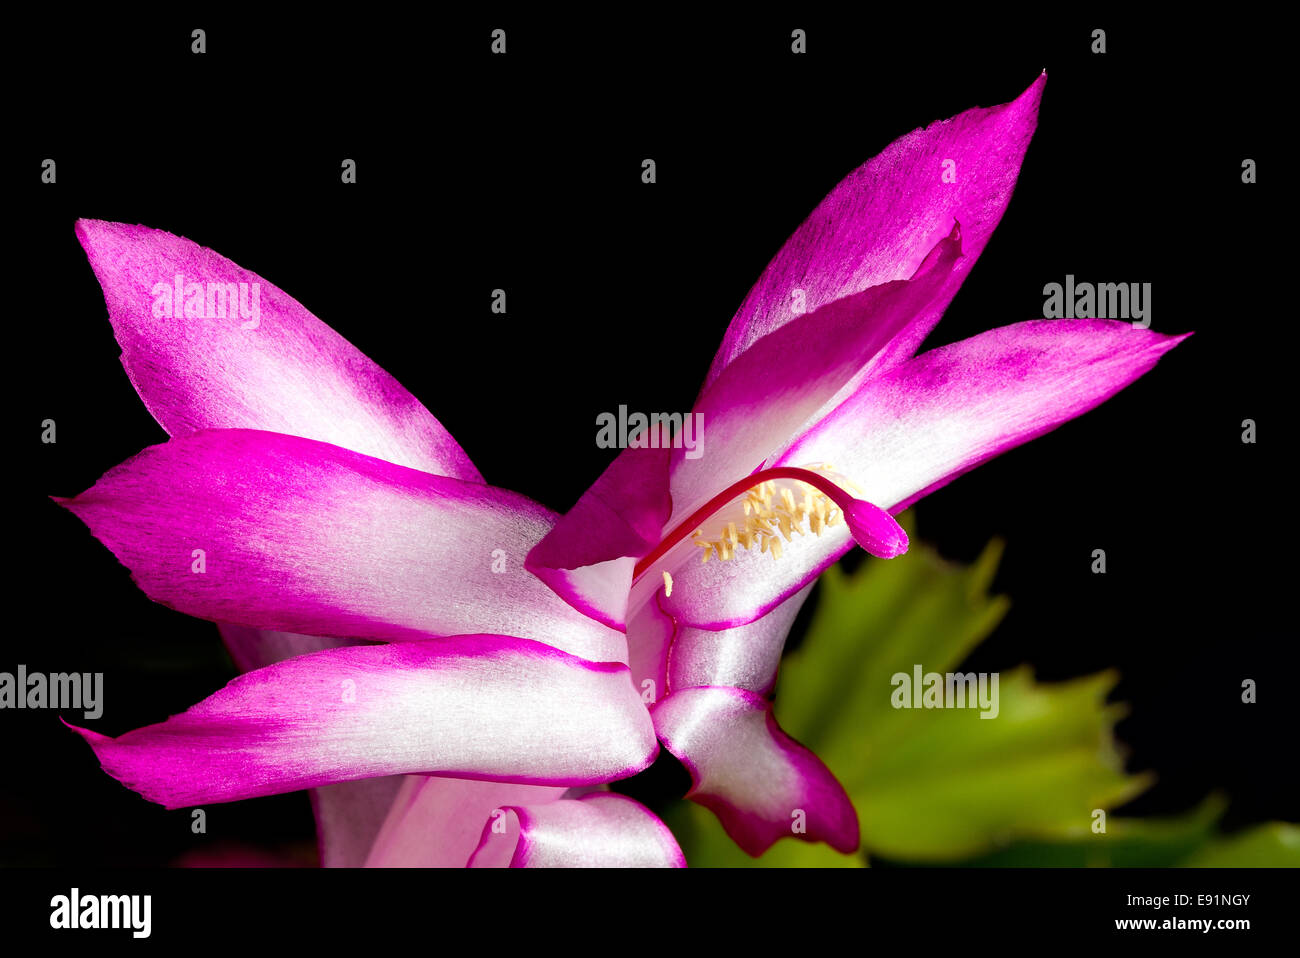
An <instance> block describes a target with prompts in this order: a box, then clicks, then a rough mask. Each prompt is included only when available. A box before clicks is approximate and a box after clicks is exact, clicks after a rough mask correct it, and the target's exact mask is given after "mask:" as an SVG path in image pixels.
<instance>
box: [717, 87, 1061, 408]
mask: <svg viewBox="0 0 1300 958" xmlns="http://www.w3.org/2000/svg"><path fill="white" fill-rule="evenodd" d="M1046 82H1047V76H1046V74H1043V75H1042V76H1040V77H1038V79H1037V80H1035V81H1034V83H1033V84H1032V85H1030V87H1029V88H1028V89H1027V90H1025V92H1024V93H1022V94H1021V95H1020V96H1019V97H1017V98H1016V99H1015V100H1013V101H1012V102H1010V103H1004V104H1002V105H1001V106H995V107H992V108H990V109H978V108H977V109H973V110H967V111H966V112H965V113H961V114H959V115H957V116H955V117H953V118H951V119H949V120H943V121H940V122H938V123H933V124H931V125H930V126H928V127H926V128H925V129H919V130H914V131H913V132H911V133H909V134H907V135H906V136H904V137H901V138H900V139H898V140H895V141H894V142H893V143H891V144H890V145H889V146H887V147H886V148H885V149H884V151H883V152H881V153H880V154H879V155H878V156H876V157H874V158H873V159H871V160H869V161H868V162H867V163H865V164H864V165H863V166H860V167H859V168H858V169H856V170H854V171H853V172H852V173H850V174H849V175H848V176H847V177H846V178H845V179H844V180H843V181H841V182H840V184H839V185H838V186H836V187H835V189H834V190H832V191H831V193H830V195H829V196H827V197H826V199H824V200H823V201H822V202H821V204H820V205H818V207H817V208H816V209H815V210H814V211H813V212H812V214H811V215H810V216H809V217H808V219H807V220H805V221H804V223H803V224H802V225H801V226H800V227H799V228H798V229H797V230H796V231H795V233H794V235H793V236H791V237H790V239H789V240H787V241H786V244H785V246H783V247H782V248H781V251H780V252H779V253H777V255H776V257H775V258H774V259H773V260H772V262H771V263H770V264H768V266H767V269H766V270H764V272H763V275H762V276H760V277H759V279H758V282H757V283H755V284H754V287H753V289H751V290H750V292H749V295H748V296H747V297H746V298H745V301H744V302H743V303H742V304H741V306H740V309H739V310H738V311H737V313H736V315H735V317H734V318H733V319H732V321H731V324H730V325H729V326H728V328H727V332H726V335H725V337H724V338H723V341H722V346H721V347H720V348H719V350H718V354H717V355H716V356H715V357H714V360H713V365H712V366H711V367H710V369H709V375H708V378H707V380H706V386H707V384H709V383H712V382H713V381H714V380H715V379H717V378H718V376H720V375H721V373H722V371H723V370H724V369H725V368H726V367H727V366H728V365H729V364H730V363H731V362H732V361H733V360H735V358H736V357H737V356H740V355H742V354H743V353H744V352H745V350H747V349H749V348H750V347H751V346H753V345H754V343H755V342H757V341H759V340H760V339H761V338H762V337H763V336H766V335H768V334H769V333H771V332H773V331H774V330H776V329H779V328H780V327H781V326H782V325H784V324H785V323H788V322H790V321H791V320H793V319H794V317H795V313H794V311H793V305H794V300H793V298H792V294H793V293H794V291H795V290H802V291H803V293H804V303H805V305H806V308H807V309H810V310H812V309H817V308H819V307H821V306H824V305H825V304H826V303H830V302H833V301H835V300H837V299H841V298H843V297H845V296H852V295H853V294H855V293H860V292H861V291H862V290H864V289H868V288H869V287H872V286H876V285H879V284H881V283H887V282H890V281H891V280H900V279H907V278H908V277H910V276H912V275H913V273H914V272H915V271H916V269H917V267H918V266H919V265H920V263H921V262H922V260H924V258H925V256H926V254H927V253H928V252H929V250H930V249H931V248H932V247H933V246H934V245H935V243H936V242H938V240H939V239H940V238H942V237H943V236H945V235H947V234H948V233H949V231H951V230H952V228H953V224H954V222H959V223H961V230H962V248H963V252H964V254H965V255H964V257H963V258H962V260H961V261H960V263H959V264H958V265H957V267H956V268H955V269H954V270H953V271H952V273H951V274H950V275H949V276H948V277H947V279H946V281H945V284H944V288H943V290H942V291H941V292H940V294H939V295H938V296H937V297H936V298H935V299H934V300H933V301H932V302H931V303H930V304H929V305H928V306H927V308H926V309H925V310H923V311H922V312H921V313H919V314H918V315H917V316H915V317H914V318H913V320H912V322H911V323H910V324H909V325H908V327H907V328H906V329H905V330H904V331H903V332H901V333H900V334H899V335H898V336H897V337H896V339H895V341H894V342H893V343H891V345H890V346H889V347H887V349H886V350H885V353H886V355H885V356H884V357H882V360H883V361H884V362H885V363H886V364H887V365H888V364H892V363H894V362H898V361H901V360H903V359H906V358H907V357H908V356H910V355H911V354H912V353H913V352H915V350H916V348H917V346H919V345H920V343H921V340H923V339H924V338H925V336H926V334H928V333H929V331H930V330H931V329H932V328H933V327H934V324H935V323H936V322H938V320H939V317H940V316H941V315H942V314H943V311H944V309H945V308H946V307H947V305H948V303H949V302H951V300H952V297H953V296H954V295H955V294H956V292H957V289H958V287H960V285H961V283H962V281H963V280H964V279H965V277H966V274H967V272H969V270H970V269H971V267H972V266H974V265H975V261H976V260H977V259H979V256H980V253H982V252H983V251H984V247H985V245H986V244H987V243H988V240H989V237H990V236H991V235H992V233H993V230H994V228H995V227H996V226H997V225H998V222H999V220H1001V218H1002V214H1003V212H1004V211H1005V210H1006V207H1007V203H1008V202H1009V200H1010V198H1011V193H1012V190H1013V189H1014V187H1015V184H1016V178H1017V176H1018V175H1019V173H1020V164H1021V161H1022V160H1023V159H1024V155H1025V150H1026V149H1027V148H1028V146H1029V141H1030V139H1031V138H1032V136H1033V133H1034V129H1035V127H1036V126H1037V123H1038V104H1039V101H1040V100H1041V98H1042V93H1043V87H1044V86H1045V84H1046ZM949 160H951V161H952V165H951V166H948V164H947V161H949ZM949 170H950V171H951V176H950V177H949V179H951V180H952V181H951V182H945V176H944V174H945V172H947V171H949ZM882 368H883V367H882Z"/></svg>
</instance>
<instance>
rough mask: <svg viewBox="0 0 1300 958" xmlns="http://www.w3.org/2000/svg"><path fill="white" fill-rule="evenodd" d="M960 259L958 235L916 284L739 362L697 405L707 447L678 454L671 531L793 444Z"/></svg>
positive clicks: (804, 328)
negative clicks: (814, 417) (796, 437)
mask: <svg viewBox="0 0 1300 958" xmlns="http://www.w3.org/2000/svg"><path fill="white" fill-rule="evenodd" d="M961 250H962V240H961V236H960V232H959V231H958V230H957V229H955V228H954V229H953V231H952V233H951V235H948V236H946V237H944V238H942V239H941V240H940V241H939V242H937V243H936V244H935V246H934V248H933V250H932V251H928V252H931V255H930V257H929V258H928V259H927V260H926V263H925V266H924V268H923V269H920V270H918V272H917V274H916V275H915V276H914V277H913V278H912V279H910V280H900V281H898V282H890V283H885V284H882V285H879V286H873V287H872V288H870V289H867V290H865V291H863V292H861V293H857V294H855V295H852V296H848V297H845V298H843V299H838V300H835V301H833V302H830V303H827V304H826V305H825V306H823V307H821V308H820V309H817V310H815V311H813V312H810V313H807V314H806V315H803V316H799V317H797V318H795V319H792V320H790V321H789V322H788V323H785V324H783V325H782V326H781V327H780V328H779V329H776V330H774V331H773V332H771V333H769V334H768V335H766V336H764V337H763V338H762V339H760V340H758V341H757V342H755V343H754V344H753V345H752V346H751V347H749V348H748V349H747V350H746V351H745V352H744V353H743V354H742V355H741V356H739V357H737V358H736V359H735V360H734V361H733V362H732V363H730V365H729V366H728V367H727V369H726V370H725V371H724V372H723V373H722V374H721V375H720V376H719V377H718V378H717V379H716V380H715V381H714V382H713V384H712V385H710V386H709V387H708V388H707V389H706V390H705V391H704V394H703V395H702V396H701V397H700V399H699V401H698V402H697V403H696V405H695V410H694V411H695V413H696V414H697V415H698V416H699V417H701V419H702V430H701V432H702V435H701V437H700V438H702V439H703V442H702V443H700V444H699V445H698V447H697V448H696V449H695V450H693V451H692V450H687V449H685V448H680V449H674V450H673V456H672V484H671V492H672V504H673V515H672V518H671V519H670V520H669V524H670V525H673V524H676V523H677V522H680V521H682V520H684V519H685V518H686V517H687V516H689V515H691V513H693V512H694V511H695V510H696V509H697V508H699V507H700V506H701V505H703V504H704V503H705V502H707V501H708V500H709V499H710V498H711V497H713V496H714V495H716V494H717V493H718V492H720V491H721V490H723V489H725V488H726V487H727V486H729V485H731V484H732V483H733V482H735V481H737V480H739V479H742V478H744V477H745V476H747V475H749V474H750V473H752V472H754V471H755V470H756V469H758V467H759V466H761V465H762V463H763V462H764V460H766V459H767V458H768V457H769V456H770V455H772V454H773V453H775V452H777V451H778V450H780V449H782V448H784V447H785V446H786V445H788V444H789V442H790V440H791V439H792V438H793V437H794V436H795V435H797V434H798V432H799V431H800V427H802V426H804V424H805V423H807V422H808V421H809V420H810V419H811V418H812V417H813V415H814V414H815V413H817V411H818V410H820V409H821V408H822V407H823V406H824V405H826V404H827V403H828V402H830V400H831V399H832V398H833V397H834V396H835V395H836V394H837V393H838V392H839V391H840V389H841V388H843V387H844V386H845V385H846V384H847V383H848V382H849V380H850V379H851V378H852V377H853V376H854V374H855V373H857V372H858V371H859V370H861V369H863V368H864V367H868V368H870V364H871V363H872V361H873V359H874V357H875V356H876V354H877V353H878V352H879V351H880V349H881V348H882V347H884V346H885V345H886V344H887V343H888V342H889V341H890V340H891V339H892V338H893V337H894V336H895V335H896V334H897V333H898V332H900V331H901V330H902V329H903V328H905V327H906V326H907V324H908V323H909V322H910V321H911V320H912V318H913V317H915V316H916V315H917V314H918V313H920V312H922V311H924V310H925V309H926V307H927V304H928V303H929V302H930V301H931V300H932V299H933V298H934V297H935V296H936V295H938V293H939V292H940V291H941V290H942V289H944V288H945V287H946V284H947V277H948V276H950V274H951V273H952V272H953V270H954V269H955V268H956V264H957V263H959V262H960V261H961ZM692 456H694V458H691V457H692Z"/></svg>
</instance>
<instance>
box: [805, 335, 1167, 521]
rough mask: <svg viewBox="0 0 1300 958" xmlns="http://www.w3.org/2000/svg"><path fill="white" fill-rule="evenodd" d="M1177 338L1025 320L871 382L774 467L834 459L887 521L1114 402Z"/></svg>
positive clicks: (930, 354)
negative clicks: (881, 508) (883, 507)
mask: <svg viewBox="0 0 1300 958" xmlns="http://www.w3.org/2000/svg"><path fill="white" fill-rule="evenodd" d="M1183 338H1185V337H1183V336H1165V335H1162V334H1160V333H1155V332H1151V331H1150V330H1146V329H1139V328H1136V327H1134V326H1133V325H1132V324H1131V323H1123V322H1117V321H1115V320H1105V319H1092V320H1036V321H1033V322H1027V323H1017V324H1015V325H1013V326H1004V327H1002V328H1000V329H993V330H990V331H989V332H986V333H981V334H980V335H978V336H973V337H971V338H970V339H966V340H963V341H961V342H958V343H953V344H951V345H949V346H944V347H942V348H940V349H935V350H931V351H930V352H927V353H923V354H921V355H920V356H917V357H916V358H914V359H911V360H909V361H908V362H906V363H903V364H902V365H900V366H898V367H896V368H895V369H894V370H892V371H890V372H888V373H886V374H884V375H882V376H880V377H878V378H874V379H872V380H870V381H869V382H867V383H866V384H864V385H863V386H862V387H861V388H860V389H859V390H858V391H857V392H855V393H854V395H853V396H852V397H850V398H849V399H848V400H847V401H845V402H844V403H843V404H842V405H841V406H839V407H838V408H836V409H835V411H834V412H833V413H832V414H831V415H829V416H828V417H826V419H825V420H823V421H822V423H820V424H819V425H818V426H816V427H815V428H814V429H812V430H811V431H810V432H809V433H808V434H807V435H806V436H804V437H803V438H801V439H800V440H799V441H798V442H797V443H795V444H794V446H793V447H791V448H790V449H789V450H788V451H787V452H786V453H785V454H784V455H783V456H782V460H783V461H784V462H790V463H793V462H801V461H807V460H809V459H820V458H821V457H824V456H825V457H830V456H833V457H834V462H835V468H836V469H837V470H839V471H840V472H842V473H844V474H845V475H847V476H849V477H850V478H851V479H852V480H853V482H854V483H856V484H857V485H858V486H859V487H861V489H862V492H863V498H866V499H868V500H870V501H871V502H878V503H880V504H881V505H886V504H892V505H891V506H890V509H889V511H891V512H894V513H898V512H900V511H902V510H903V509H905V508H907V506H909V505H911V504H912V503H913V502H915V501H916V500H917V499H920V498H921V497H922V496H924V495H925V494H926V493H928V492H930V491H932V490H934V489H937V488H939V487H940V486H943V485H946V484H947V483H949V482H951V481H952V480H953V479H955V478H956V477H957V476H959V475H961V474H962V473H964V472H968V471H969V470H971V469H973V468H974V467H975V466H977V465H979V464H980V463H981V462H985V461H986V460H988V459H992V458H993V457H994V456H997V455H999V454H1000V453H1003V452H1006V451H1007V450H1008V449H1011V448H1014V447H1015V446H1018V445H1020V444H1021V443H1024V442H1027V441H1028V440H1030V439H1033V438H1036V437H1038V436H1041V435H1043V434H1044V433H1046V432H1049V431H1051V430H1052V429H1055V428H1056V427H1057V426H1059V425H1061V424H1062V423H1064V422H1067V421H1069V420H1070V419H1073V418H1074V417H1076V416H1079V415H1082V414H1083V413H1085V412H1087V411H1088V410H1089V409H1092V408H1093V407H1095V406H1097V405H1100V404H1101V403H1102V402H1103V401H1104V400H1106V399H1108V398H1110V397H1111V396H1113V395H1114V394H1115V393H1117V392H1119V391H1120V390H1121V389H1123V388H1124V387H1125V386H1127V385H1128V384H1129V383H1131V382H1133V381H1134V380H1135V379H1137V378H1138V377H1139V376H1141V375H1142V374H1143V373H1145V372H1147V371H1148V370H1150V369H1151V368H1152V367H1153V366H1155V364H1156V361H1157V360H1158V359H1159V358H1160V357H1161V356H1162V355H1163V354H1164V353H1166V352H1168V351H1169V350H1170V349H1172V348H1173V347H1174V346H1176V345H1177V344H1178V343H1179V342H1180V341H1181V340H1182V339H1183Z"/></svg>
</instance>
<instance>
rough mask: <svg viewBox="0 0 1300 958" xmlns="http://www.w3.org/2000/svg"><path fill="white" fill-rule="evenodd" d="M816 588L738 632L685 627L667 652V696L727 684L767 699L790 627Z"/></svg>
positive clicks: (737, 629) (791, 597)
mask: <svg viewBox="0 0 1300 958" xmlns="http://www.w3.org/2000/svg"><path fill="white" fill-rule="evenodd" d="M812 588H813V587H812V584H811V583H810V584H808V585H807V586H805V587H804V588H803V589H801V590H799V591H798V592H796V593H795V594H794V595H792V596H790V598H788V599H786V600H785V601H784V602H782V603H781V604H780V605H778V606H777V607H776V608H775V609H773V610H772V611H771V612H769V613H768V614H767V615H765V616H763V617H762V618H759V619H755V620H754V621H753V622H750V623H748V624H746V625H740V626H737V627H735V628H734V629H723V630H721V631H717V632H714V631H710V630H708V629H700V628H696V627H694V626H689V625H688V626H682V627H681V628H680V629H679V630H678V633H677V638H676V639H675V640H674V641H673V644H672V648H671V650H670V651H669V653H668V688H669V691H670V692H677V691H680V690H681V689H687V688H691V687H693V686H701V685H724V686H733V687H735V688H741V689H748V690H749V691H751V692H756V693H758V694H759V695H767V694H768V693H769V692H771V691H772V688H773V687H774V686H775V685H776V670H777V666H778V665H779V664H780V662H781V652H782V651H783V650H784V649H785V640H786V636H788V635H789V634H790V626H791V625H792V624H793V623H794V620H795V616H797V615H798V614H799V610H800V609H801V608H802V607H803V604H804V600H806V599H807V598H808V594H809V593H810V592H812Z"/></svg>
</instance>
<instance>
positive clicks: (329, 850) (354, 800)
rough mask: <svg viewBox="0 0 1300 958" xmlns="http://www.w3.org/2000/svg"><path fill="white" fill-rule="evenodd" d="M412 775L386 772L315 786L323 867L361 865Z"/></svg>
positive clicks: (313, 798) (313, 802)
mask: <svg viewBox="0 0 1300 958" xmlns="http://www.w3.org/2000/svg"><path fill="white" fill-rule="evenodd" d="M413 778H415V776H413V775H385V776H383V777H382V778H362V779H357V780H356V781H355V782H339V783H338V784H337V785H323V786H321V787H320V788H313V789H312V790H311V792H310V793H309V794H310V795H311V808H312V813H313V814H314V815H315V816H316V845H317V847H318V848H319V850H320V864H321V867H322V868H360V867H361V866H362V865H364V864H365V863H366V856H367V855H369V854H370V848H371V846H372V845H373V844H374V841H375V838H376V836H378V834H379V830H380V826H382V825H383V823H384V820H385V818H386V817H387V816H388V812H389V809H391V808H392V805H393V800H394V799H395V798H396V797H397V795H398V793H399V791H400V789H401V788H402V785H403V784H404V783H405V782H407V781H409V780H411V779H413Z"/></svg>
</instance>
